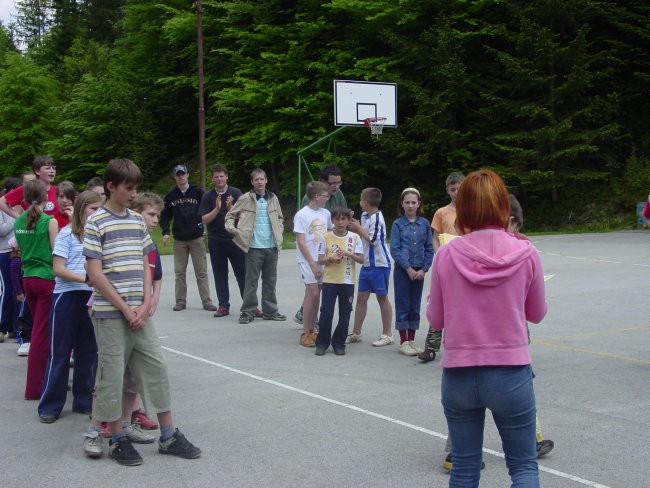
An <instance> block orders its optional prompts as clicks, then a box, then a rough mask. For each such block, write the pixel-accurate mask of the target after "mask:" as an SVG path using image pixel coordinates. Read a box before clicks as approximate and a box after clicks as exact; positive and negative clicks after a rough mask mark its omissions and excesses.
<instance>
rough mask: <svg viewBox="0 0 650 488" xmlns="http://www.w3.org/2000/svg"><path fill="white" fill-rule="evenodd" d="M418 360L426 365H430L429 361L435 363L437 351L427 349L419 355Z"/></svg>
mask: <svg viewBox="0 0 650 488" xmlns="http://www.w3.org/2000/svg"><path fill="white" fill-rule="evenodd" d="M418 359H419V360H420V361H423V362H425V363H428V362H429V361H433V360H434V359H436V351H434V350H433V349H425V350H424V351H422V352H421V353H420V354H418Z"/></svg>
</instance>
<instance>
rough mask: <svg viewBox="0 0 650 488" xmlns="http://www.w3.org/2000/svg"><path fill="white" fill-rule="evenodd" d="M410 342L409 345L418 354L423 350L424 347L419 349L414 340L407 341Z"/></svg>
mask: <svg viewBox="0 0 650 488" xmlns="http://www.w3.org/2000/svg"><path fill="white" fill-rule="evenodd" d="M409 342H410V343H411V347H412V348H413V350H414V351H415V352H416V353H417V354H420V353H421V352H424V349H420V348H419V347H418V346H417V345H416V344H415V341H409Z"/></svg>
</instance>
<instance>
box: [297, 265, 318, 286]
mask: <svg viewBox="0 0 650 488" xmlns="http://www.w3.org/2000/svg"><path fill="white" fill-rule="evenodd" d="M318 267H319V268H320V270H321V275H320V278H316V277H315V276H314V273H313V272H312V270H311V266H309V263H298V268H299V269H300V279H301V280H302V282H303V283H304V284H305V285H313V284H319V285H320V284H321V283H322V282H323V273H322V271H323V266H321V265H318Z"/></svg>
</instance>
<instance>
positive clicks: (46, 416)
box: [38, 413, 56, 424]
mask: <svg viewBox="0 0 650 488" xmlns="http://www.w3.org/2000/svg"><path fill="white" fill-rule="evenodd" d="M38 420H40V421H41V423H43V424H53V423H54V422H56V415H54V414H53V413H41V414H39V416H38Z"/></svg>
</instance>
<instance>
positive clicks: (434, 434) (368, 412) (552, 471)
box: [162, 346, 610, 488]
mask: <svg viewBox="0 0 650 488" xmlns="http://www.w3.org/2000/svg"><path fill="white" fill-rule="evenodd" d="M162 348H163V349H164V350H165V351H169V352H171V353H174V354H177V355H179V356H183V357H186V358H189V359H194V360H195V361H199V362H201V363H205V364H209V365H210V366H216V367H217V368H221V369H225V370H226V371H230V372H231V373H236V374H239V375H242V376H246V377H247V378H251V379H254V380H257V381H261V382H263V383H267V384H269V385H273V386H277V387H279V388H283V389H285V390H289V391H292V392H294V393H299V394H301V395H305V396H308V397H310V398H314V399H316V400H321V401H323V402H326V403H330V404H332V405H337V406H339V407H343V408H347V409H349V410H353V411H355V412H358V413H362V414H364V415H368V416H370V417H374V418H377V419H380V420H385V421H386V422H390V423H392V424H395V425H400V426H402V427H406V428H407V429H411V430H415V431H417V432H422V433H423V434H427V435H430V436H432V437H438V438H440V439H445V440H446V439H447V436H446V435H445V434H441V433H440V432H436V431H435V430H430V429H426V428H424V427H420V426H419V425H414V424H409V423H408V422H404V421H402V420H398V419H395V418H392V417H388V416H386V415H382V414H380V413H377V412H373V411H371V410H366V409H365V408H361V407H357V406H356V405H351V404H349V403H344V402H340V401H338V400H334V399H333V398H328V397H324V396H322V395H318V394H316V393H312V392H310V391H307V390H302V389H300V388H296V387H294V386H290V385H286V384H284V383H280V382H278V381H274V380H270V379H268V378H264V377H262V376H258V375H256V374H253V373H247V372H246V371H242V370H241V369H236V368H232V367H230V366H226V365H225V364H221V363H217V362H215V361H210V360H209V359H205V358H202V357H199V356H194V355H193V354H188V353H186V352H183V351H179V350H177V349H172V348H171V347H166V346H162ZM483 452H484V453H486V454H491V455H493V456H496V457H499V458H501V459H504V457H505V456H504V455H503V453H501V452H499V451H494V450H492V449H488V448H485V447H484V448H483ZM539 470H540V471H543V472H545V473H549V474H552V475H554V476H557V477H559V478H565V479H567V480H571V481H575V482H576V483H580V484H582V485H584V486H591V487H593V488H610V487H609V486H607V485H601V484H600V483H596V482H595V481H589V480H586V479H584V478H580V477H579V476H575V475H572V474H569V473H564V472H562V471H558V470H556V469H552V468H547V467H545V466H542V465H539Z"/></svg>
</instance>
